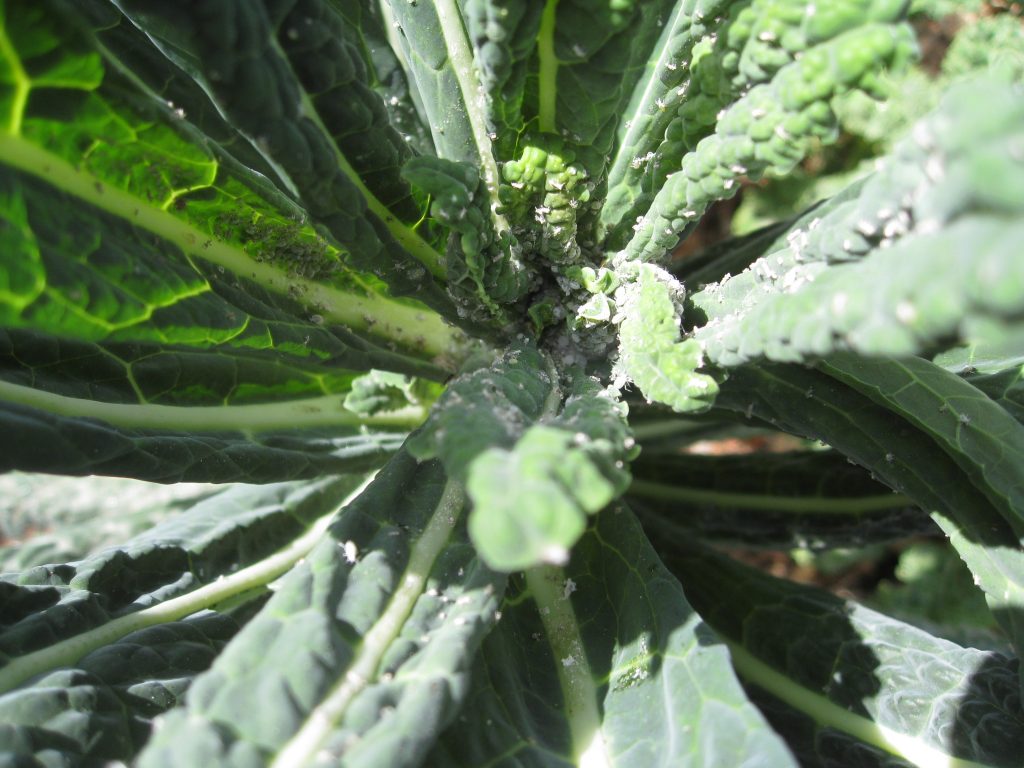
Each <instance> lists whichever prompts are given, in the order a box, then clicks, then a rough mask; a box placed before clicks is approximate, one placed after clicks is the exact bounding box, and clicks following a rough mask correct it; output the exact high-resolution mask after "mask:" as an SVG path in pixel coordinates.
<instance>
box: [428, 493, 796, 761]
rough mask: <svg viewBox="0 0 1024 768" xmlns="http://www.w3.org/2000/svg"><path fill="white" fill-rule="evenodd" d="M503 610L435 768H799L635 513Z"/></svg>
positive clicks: (531, 583) (539, 577)
mask: <svg viewBox="0 0 1024 768" xmlns="http://www.w3.org/2000/svg"><path fill="white" fill-rule="evenodd" d="M501 614H502V618H501V620H500V621H499V622H498V625H497V626H496V627H495V629H494V630H493V631H492V632H491V634H490V635H488V637H487V639H486V640H485V641H484V645H483V650H482V653H481V655H480V658H479V660H478V662H477V664H476V666H475V667H474V677H473V689H472V692H471V695H470V698H469V700H468V703H467V706H466V708H465V709H464V710H463V712H462V714H461V715H460V716H459V718H457V719H456V721H455V723H453V725H452V727H451V728H450V729H449V730H448V731H447V732H446V733H445V734H444V736H443V737H442V739H441V741H440V742H439V744H438V746H437V748H436V749H435V750H434V752H432V753H431V754H430V756H429V758H428V759H427V761H426V762H427V764H429V765H437V766H466V765H487V764H499V765H500V764H509V765H522V766H570V765H590V764H593V765H605V766H627V765H629V766H632V765H650V766H696V765H701V766H709V767H710V766H714V765H736V766H747V765H750V766H754V765H757V766H766V767H767V766H788V765H795V763H794V762H793V760H792V758H791V757H790V755H789V752H788V750H787V749H786V748H785V747H784V746H783V745H782V743H781V742H779V741H778V740H777V738H776V736H775V735H774V734H773V733H771V731H770V730H768V729H767V728H766V727H765V724H764V721H763V720H762V719H761V717H760V715H759V713H758V712H757V710H756V709H755V708H754V707H752V706H751V705H750V704H749V703H748V702H747V701H746V700H745V697H744V695H743V693H742V690H741V689H740V688H739V686H738V685H737V683H736V680H735V678H734V677H733V673H732V670H731V668H730V666H729V660H728V654H727V652H726V649H725V647H724V646H723V644H722V643H721V642H720V641H719V640H718V638H716V637H715V635H714V634H713V633H712V632H710V630H709V629H708V627H707V626H706V625H705V624H704V623H703V622H702V621H701V619H700V617H699V616H698V615H697V614H696V613H695V612H694V611H693V610H692V609H691V608H690V607H689V605H688V604H687V602H686V598H684V596H683V593H682V590H681V589H680V587H679V583H678V582H677V581H676V580H675V579H674V578H673V577H672V576H671V575H670V574H669V573H668V572H667V571H666V570H665V567H664V566H663V565H662V564H661V562H660V561H659V560H658V558H657V556H656V555H655V554H654V552H653V550H652V549H651V546H650V544H648V543H647V541H646V539H645V537H644V535H643V532H642V530H641V529H640V526H639V524H638V523H637V521H636V519H635V518H634V517H633V515H632V513H631V512H630V511H629V509H628V508H626V507H624V506H621V505H618V506H613V507H612V508H609V509H607V510H605V511H604V512H602V513H601V514H600V515H598V517H597V520H596V523H595V525H594V526H593V527H592V528H591V529H590V530H589V531H588V532H587V534H586V535H585V536H584V537H583V539H582V540H581V541H580V543H579V544H578V545H577V547H576V549H574V550H573V557H572V560H571V561H570V563H569V564H568V565H567V566H565V567H564V568H557V567H552V566H542V567H541V568H539V569H537V570H534V571H528V572H527V573H526V574H525V576H520V577H514V578H512V579H511V580H510V585H509V592H508V595H507V596H506V598H505V603H504V604H503V605H502V607H501Z"/></svg>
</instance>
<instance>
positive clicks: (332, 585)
mask: <svg viewBox="0 0 1024 768" xmlns="http://www.w3.org/2000/svg"><path fill="white" fill-rule="evenodd" d="M462 507H463V499H462V492H461V490H460V489H459V487H458V486H457V485H455V484H453V483H451V482H449V481H446V479H445V475H444V472H443V471H442V469H441V466H440V464H439V463H438V462H426V463H422V464H417V463H416V462H415V461H414V460H413V459H412V458H411V457H409V456H408V454H406V453H404V452H403V453H401V454H399V455H398V456H396V457H395V459H394V460H393V461H392V462H391V463H390V464H389V465H388V467H387V468H385V469H384V470H382V472H381V473H380V475H379V476H378V477H377V479H376V480H375V481H374V483H373V484H372V485H371V486H370V488H369V489H368V490H367V491H366V492H365V493H364V494H363V495H362V496H360V498H359V500H358V501H356V502H355V503H354V504H352V505H350V506H348V507H347V508H346V509H345V510H343V511H342V512H341V514H340V515H339V517H338V518H337V520H336V521H335V522H334V523H333V524H332V525H331V527H330V528H329V530H328V531H327V534H326V536H325V537H324V538H323V540H322V541H321V542H320V543H319V544H318V545H317V547H316V548H314V549H313V551H312V552H310V553H309V555H308V557H306V559H305V560H304V562H303V563H301V564H300V565H298V566H297V567H296V568H294V569H293V570H292V571H291V572H290V573H289V574H288V575H287V576H286V577H285V578H284V579H282V580H281V582H280V583H279V584H277V585H276V586H275V588H274V594H273V596H272V597H271V598H270V600H269V601H268V602H267V604H266V606H265V607H264V608H263V609H262V610H261V611H260V613H259V614H257V615H256V616H255V617H254V618H253V619H252V620H251V621H250V622H249V624H247V625H246V627H245V628H244V629H243V630H242V632H241V633H239V634H238V635H237V636H236V638H235V639H234V641H233V642H232V643H231V644H230V645H229V646H228V648H227V649H225V651H224V653H223V654H222V655H221V656H220V657H219V658H218V659H217V660H216V662H214V664H213V666H212V667H211V668H210V670H209V671H208V672H206V673H205V674H204V675H203V676H201V677H200V678H199V679H198V680H197V681H196V682H195V684H194V686H193V687H192V690H191V693H190V695H189V700H188V704H187V706H186V708H185V709H184V710H179V711H176V712H173V713H171V714H169V715H168V716H167V717H166V718H165V719H164V720H163V721H162V722H161V724H160V727H159V729H158V730H157V731H156V733H155V735H154V737H153V739H152V741H151V742H150V743H149V745H148V746H147V748H146V750H145V751H144V752H143V754H142V756H141V758H140V763H139V764H140V765H143V766H154V765H180V764H181V763H182V761H185V762H194V763H196V764H200V763H201V764H203V765H248V764H251V762H252V761H257V762H268V763H271V764H274V765H278V766H282V767H283V766H291V765H312V764H317V763H320V762H323V763H330V764H334V763H335V762H337V761H339V760H340V761H343V762H344V764H346V765H366V766H374V765H396V766H397V765H418V764H420V763H421V762H422V758H423V754H424V751H425V750H426V749H427V748H428V747H429V745H430V744H431V742H432V741H433V739H434V738H435V737H436V734H437V733H438V732H439V731H440V729H442V728H443V727H444V726H445V725H446V724H447V723H448V722H449V721H450V720H451V719H452V717H453V716H454V712H455V709H456V707H457V706H458V705H459V704H460V703H461V702H462V699H463V698H464V696H465V695H466V692H467V689H468V673H469V660H470V659H471V658H472V656H473V651H474V649H475V647H476V645H478V644H479V642H480V640H481V639H482V637H483V635H484V634H485V633H486V631H487V629H488V628H489V627H490V626H491V625H492V624H493V622H494V620H495V610H496V608H497V607H498V605H499V602H500V599H501V594H502V591H503V587H504V578H503V577H501V576H499V575H497V574H495V573H493V572H491V571H489V570H488V569H486V568H485V567H483V566H482V565H481V563H480V561H479V560H478V559H477V557H476V555H475V553H474V552H473V549H472V547H471V546H470V545H469V543H468V541H467V539H466V535H465V528H464V525H463V521H462V519H461V518H462ZM254 691H258V692H259V693H258V694H257V695H258V696H259V699H260V701H261V702H262V705H261V706H259V707H253V706H250V704H251V701H252V697H253V695H254Z"/></svg>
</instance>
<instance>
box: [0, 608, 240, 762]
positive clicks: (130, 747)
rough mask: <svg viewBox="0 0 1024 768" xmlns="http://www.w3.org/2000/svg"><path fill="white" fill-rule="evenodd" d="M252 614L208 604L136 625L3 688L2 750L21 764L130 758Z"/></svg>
mask: <svg viewBox="0 0 1024 768" xmlns="http://www.w3.org/2000/svg"><path fill="white" fill-rule="evenodd" d="M249 613H251V606H248V605H246V606H242V607H241V608H240V609H236V610H234V611H231V612H214V611H203V612H201V613H199V614H197V615H196V616H193V617H190V618H188V619H184V620H182V621H173V622H169V623H166V624H161V625H160V626H157V627H150V628H148V629H142V630H139V631H137V632H133V633H132V634H130V635H127V636H126V637H124V638H122V639H121V640H118V641H116V642H113V643H111V644H110V645H106V646H104V647H103V648H101V649H98V650H96V651H94V652H92V653H90V654H89V655H87V656H85V657H84V658H82V659H81V660H80V661H78V662H77V663H76V664H75V665H74V666H73V667H71V668H67V669H59V670H56V671H54V672H50V673H48V674H45V675H43V676H41V677H39V678H38V679H36V680H35V681H34V682H33V683H32V684H31V685H28V686H26V687H24V688H20V689H18V690H16V691H12V692H10V693H7V694H4V695H0V719H2V723H3V724H2V725H0V752H2V753H3V755H4V759H5V761H11V762H12V763H13V764H15V765H32V766H36V765H47V764H50V763H51V761H52V759H53V758H54V756H55V755H58V754H59V755H60V756H61V758H62V760H63V761H65V764H72V765H88V764H90V763H91V764H103V763H108V762H115V761H128V760H131V759H132V757H133V756H134V755H135V754H136V753H137V752H138V751H139V749H141V747H142V745H143V744H145V743H146V740H147V739H148V738H149V735H150V731H151V728H152V724H153V718H154V717H156V716H157V715H159V714H160V713H162V712H165V711H166V710H168V709H171V708H172V707H175V706H177V705H178V704H180V703H181V701H182V699H183V698H184V694H185V692H186V691H187V690H188V687H189V685H191V683H192V680H193V679H194V678H195V676H196V675H197V674H198V673H200V672H203V671H204V670H205V669H206V668H207V667H208V666H209V665H210V663H211V662H212V661H213V659H214V658H215V657H216V656H217V654H218V653H220V651H221V650H223V648H224V645H225V644H226V643H227V642H228V640H230V639H231V637H232V636H233V635H234V634H235V633H236V632H237V631H238V629H239V626H240V624H241V623H243V622H244V621H245V619H247V618H248V614H249Z"/></svg>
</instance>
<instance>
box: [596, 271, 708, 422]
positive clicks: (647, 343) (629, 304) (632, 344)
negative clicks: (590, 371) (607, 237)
mask: <svg viewBox="0 0 1024 768" xmlns="http://www.w3.org/2000/svg"><path fill="white" fill-rule="evenodd" d="M615 297H616V304H617V307H618V312H619V317H620V318H621V321H620V324H619V359H618V362H617V363H616V372H617V375H618V376H620V377H622V378H624V379H627V380H629V381H632V382H633V383H634V384H636V386H638V387H639V388H640V391H641V392H642V393H643V395H644V397H646V398H647V399H648V400H653V401H655V402H659V403H664V404H665V405H668V406H670V407H671V408H672V409H673V410H675V411H679V412H681V413H687V412H690V411H699V410H704V409H706V408H707V407H708V406H709V405H710V404H711V402H712V401H713V400H714V397H715V394H716V393H717V392H718V383H717V382H716V381H715V379H714V378H712V377H711V376H708V375H707V374H704V373H698V372H697V370H698V369H699V368H701V367H702V365H703V360H704V356H703V353H702V352H701V349H700V346H699V345H698V344H697V342H696V341H694V340H693V339H685V340H680V338H679V332H680V328H679V325H680V305H681V303H682V298H683V294H682V289H681V287H680V286H679V284H678V283H676V282H675V280H674V279H673V278H672V277H671V276H669V275H668V274H666V273H663V272H662V271H661V270H659V269H658V268H657V267H655V266H653V265H650V264H643V265H640V267H639V273H638V276H637V278H636V281H635V282H633V283H627V284H626V285H624V286H622V287H621V288H619V289H618V291H617V292H616V294H615Z"/></svg>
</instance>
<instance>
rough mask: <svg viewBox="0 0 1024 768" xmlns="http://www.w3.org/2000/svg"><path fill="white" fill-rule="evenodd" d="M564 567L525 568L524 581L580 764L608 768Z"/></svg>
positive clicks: (595, 693) (587, 767)
mask: <svg viewBox="0 0 1024 768" xmlns="http://www.w3.org/2000/svg"><path fill="white" fill-rule="evenodd" d="M564 585H565V572H564V571H563V570H562V569H561V568H557V567H554V566H539V567H537V568H532V569H530V570H529V571H527V572H526V586H527V589H529V591H530V594H531V595H532V596H533V600H534V602H535V603H536V604H537V609H538V611H539V613H540V618H541V623H542V624H543V625H544V632H545V634H546V635H547V638H548V643H550V645H551V652H552V654H554V657H555V666H556V668H557V670H558V682H559V685H560V686H561V689H562V697H563V707H564V714H565V718H566V720H567V721H568V724H569V734H570V737H571V739H572V744H573V758H574V760H575V762H576V764H577V765H578V766H579V768H611V766H612V760H611V756H610V755H609V754H608V746H607V744H606V743H605V740H604V734H603V733H602V732H601V711H600V708H599V706H598V701H599V697H600V690H599V688H598V686H597V684H596V683H595V682H594V677H593V675H592V674H591V672H590V662H589V661H588V660H587V653H586V649H585V648H584V646H583V638H582V636H581V635H580V627H579V624H578V622H577V621H576V613H575V612H574V611H573V609H572V604H571V603H570V602H569V598H568V596H567V595H566V594H565V589H564Z"/></svg>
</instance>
